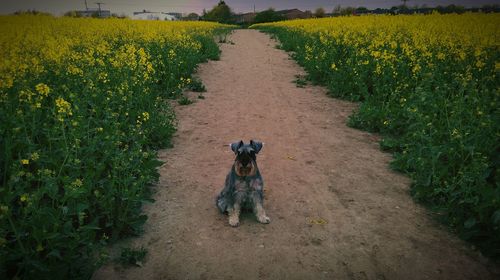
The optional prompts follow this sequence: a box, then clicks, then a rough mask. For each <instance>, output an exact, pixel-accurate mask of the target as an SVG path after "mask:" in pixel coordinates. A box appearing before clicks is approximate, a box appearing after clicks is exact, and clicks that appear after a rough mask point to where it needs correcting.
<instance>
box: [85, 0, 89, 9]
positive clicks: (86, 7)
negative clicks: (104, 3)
mask: <svg viewBox="0 0 500 280" xmlns="http://www.w3.org/2000/svg"><path fill="white" fill-rule="evenodd" d="M88 10H89V6H87V0H85V11H88Z"/></svg>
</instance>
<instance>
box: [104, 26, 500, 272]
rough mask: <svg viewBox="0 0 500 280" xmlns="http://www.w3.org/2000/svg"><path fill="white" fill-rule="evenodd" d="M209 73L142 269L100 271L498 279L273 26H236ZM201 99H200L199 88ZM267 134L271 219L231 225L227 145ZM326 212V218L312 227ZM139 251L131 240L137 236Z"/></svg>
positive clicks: (152, 212)
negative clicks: (282, 43) (412, 191)
mask: <svg viewBox="0 0 500 280" xmlns="http://www.w3.org/2000/svg"><path fill="white" fill-rule="evenodd" d="M230 40H231V41H233V42H234V45H231V44H223V45H222V46H221V49H222V56H221V60H220V61H211V62H208V63H206V64H204V65H201V66H200V68H199V71H198V74H199V76H200V78H201V79H202V81H203V83H204V84H205V85H206V87H207V89H208V92H207V93H205V94H204V95H205V96H206V99H205V100H199V101H197V102H196V103H195V104H192V105H190V106H178V107H177V108H176V112H177V116H178V118H179V129H178V132H177V134H176V136H175V138H174V148H172V149H168V150H163V151H161V152H160V159H161V160H163V161H164V162H165V164H164V165H163V166H162V167H161V169H160V172H161V179H160V183H159V184H158V185H157V186H156V187H155V191H156V194H155V196H154V198H155V200H156V202H155V203H154V204H151V205H147V206H146V207H145V211H146V213H147V214H148V216H149V220H148V222H147V223H146V226H145V234H144V235H143V236H141V237H139V238H136V239H133V240H131V241H129V243H131V244H134V245H136V246H140V245H143V246H145V247H147V249H148V257H147V259H146V262H145V264H144V266H143V267H142V268H130V269H122V268H119V267H114V266H112V265H108V266H105V267H103V268H102V269H101V270H99V271H98V272H96V274H95V275H94V278H95V279H493V278H494V277H495V276H498V269H495V268H493V265H492V264H490V263H489V262H488V261H487V260H486V259H484V258H482V257H481V256H480V255H478V254H477V253H476V252H474V251H472V250H471V249H470V248H468V246H466V245H465V244H464V243H463V242H462V241H460V240H459V239H458V238H457V237H456V236H453V235H452V234H450V233H448V232H447V231H446V230H445V229H443V228H442V227H441V226H440V225H439V224H437V223H436V222H434V221H433V219H432V218H431V217H430V216H429V214H428V211H426V210H425V209H424V208H423V207H421V206H420V205H416V204H415V203H414V202H413V201H412V199H411V197H410V195H409V193H408V191H409V184H410V181H409V180H408V179H407V178H405V177H404V176H403V175H401V174H398V173H396V172H393V171H391V170H390V169H389V167H388V163H389V161H390V160H391V156H390V155H389V154H386V153H383V152H381V151H380V150H379V146H378V137H377V136H375V135H372V134H370V133H366V132H362V131H359V130H355V129H351V128H349V127H347V126H346V125H345V123H346V120H347V117H348V115H349V114H351V112H352V110H353V109H355V108H356V105H355V104H352V103H349V102H345V101H340V100H336V99H332V98H329V97H327V96H326V94H325V90H324V89H322V88H320V87H312V86H307V87H306V88H297V87H296V86H295V84H294V83H293V80H294V79H295V75H297V74H304V73H303V71H302V70H301V69H300V67H299V66H297V65H296V63H295V62H293V60H290V59H289V57H288V55H287V54H286V53H285V52H283V51H281V50H278V49H276V48H274V46H275V43H274V42H273V41H272V40H271V39H270V38H269V37H268V36H267V35H265V34H262V33H259V32H258V31H255V30H237V31H235V32H234V33H233V35H232V36H231V38H230ZM193 97H195V95H193ZM240 139H243V140H244V141H245V142H246V141H248V140H250V139H258V140H261V141H263V142H265V146H264V148H263V150H262V151H261V153H260V155H259V156H258V158H257V162H258V164H259V168H260V170H261V173H262V175H263V177H264V182H265V186H264V188H265V190H266V191H265V194H266V197H265V202H264V206H265V208H266V210H267V213H268V215H269V217H270V218H271V223H270V224H269V225H262V224H259V223H258V222H257V221H256V220H255V218H254V216H253V215H252V214H243V215H242V218H241V220H240V221H241V225H240V227H238V228H231V227H230V226H229V225H228V223H227V217H226V216H223V215H221V214H219V213H218V211H217V208H216V207H215V203H214V198H215V196H216V194H217V193H218V192H219V191H220V190H221V188H222V186H223V183H224V179H225V176H226V174H227V172H228V171H229V168H230V167H231V164H232V161H233V158H234V156H233V154H232V152H231V151H230V149H229V147H228V145H227V144H229V143H230V142H232V141H236V140H240ZM311 219H316V220H318V219H322V220H324V221H326V224H311V223H310V221H311ZM129 245H130V244H129Z"/></svg>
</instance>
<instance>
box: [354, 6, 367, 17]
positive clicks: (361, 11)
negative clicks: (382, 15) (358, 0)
mask: <svg viewBox="0 0 500 280" xmlns="http://www.w3.org/2000/svg"><path fill="white" fill-rule="evenodd" d="M369 11H370V10H368V8H366V7H357V8H356V14H359V15H360V14H366V13H368V12H369Z"/></svg>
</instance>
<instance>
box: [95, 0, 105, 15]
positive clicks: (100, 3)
mask: <svg viewBox="0 0 500 280" xmlns="http://www.w3.org/2000/svg"><path fill="white" fill-rule="evenodd" d="M96 4H97V6H99V17H101V5H104V3H102V2H96Z"/></svg>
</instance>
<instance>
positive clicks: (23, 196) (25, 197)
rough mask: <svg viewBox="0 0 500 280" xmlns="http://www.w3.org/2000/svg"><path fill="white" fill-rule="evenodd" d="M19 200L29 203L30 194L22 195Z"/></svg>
mask: <svg viewBox="0 0 500 280" xmlns="http://www.w3.org/2000/svg"><path fill="white" fill-rule="evenodd" d="M19 200H20V201H21V202H26V201H28V194H26V193H25V194H23V195H21V197H20V198H19Z"/></svg>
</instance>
